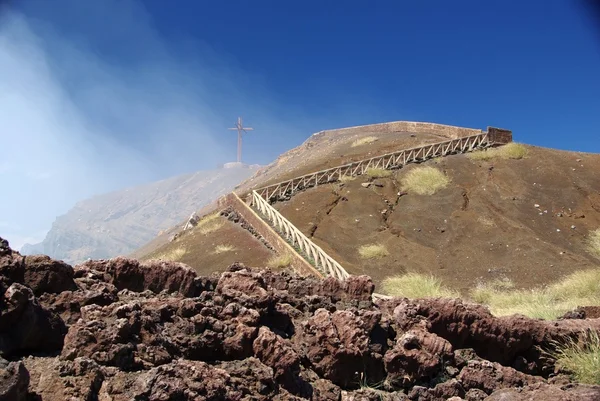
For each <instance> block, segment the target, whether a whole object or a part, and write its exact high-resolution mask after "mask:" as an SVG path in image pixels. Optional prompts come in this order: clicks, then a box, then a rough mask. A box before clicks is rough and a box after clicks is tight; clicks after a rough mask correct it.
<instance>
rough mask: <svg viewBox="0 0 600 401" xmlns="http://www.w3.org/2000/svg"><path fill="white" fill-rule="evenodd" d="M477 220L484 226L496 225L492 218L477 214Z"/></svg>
mask: <svg viewBox="0 0 600 401" xmlns="http://www.w3.org/2000/svg"><path fill="white" fill-rule="evenodd" d="M477 221H478V222H479V223H481V224H483V225H484V226H486V227H495V226H496V223H494V220H492V219H490V218H489V217H485V216H479V217H478V218H477Z"/></svg>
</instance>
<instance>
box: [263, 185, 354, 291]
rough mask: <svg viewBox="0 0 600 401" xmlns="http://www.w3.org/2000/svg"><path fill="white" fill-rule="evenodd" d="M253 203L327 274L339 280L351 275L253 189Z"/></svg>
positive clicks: (284, 235)
mask: <svg viewBox="0 0 600 401" xmlns="http://www.w3.org/2000/svg"><path fill="white" fill-rule="evenodd" d="M252 204H253V205H254V207H255V208H256V209H257V210H258V211H259V212H260V213H262V215H263V216H265V217H266V218H267V219H269V221H270V222H271V223H272V224H273V226H274V227H275V229H276V230H278V231H279V233H280V234H281V235H282V236H283V237H284V238H286V239H287V240H288V241H290V242H291V243H292V245H294V246H296V247H298V248H299V249H300V250H301V251H302V252H303V253H304V254H305V255H306V257H308V259H309V260H311V259H312V261H314V264H315V267H316V268H317V269H318V270H319V271H321V272H322V273H323V274H325V275H327V276H333V277H335V278H337V279H339V280H344V279H346V278H348V277H350V274H349V273H348V272H347V271H346V269H344V268H343V267H342V266H341V265H340V264H339V263H338V262H336V261H335V259H333V258H332V257H331V256H329V255H328V254H327V253H326V252H325V251H324V250H323V249H321V247H320V246H318V245H317V244H315V243H314V242H312V241H311V240H310V239H309V238H308V237H307V236H306V235H304V234H303V233H302V232H301V231H300V230H298V229H297V228H296V226H294V225H293V224H292V223H291V222H290V221H289V220H288V219H286V218H285V217H283V216H282V215H281V213H279V212H278V211H277V210H275V208H274V207H273V206H271V205H270V204H269V202H267V201H266V200H265V199H264V198H263V197H261V196H260V195H259V194H258V192H256V191H252Z"/></svg>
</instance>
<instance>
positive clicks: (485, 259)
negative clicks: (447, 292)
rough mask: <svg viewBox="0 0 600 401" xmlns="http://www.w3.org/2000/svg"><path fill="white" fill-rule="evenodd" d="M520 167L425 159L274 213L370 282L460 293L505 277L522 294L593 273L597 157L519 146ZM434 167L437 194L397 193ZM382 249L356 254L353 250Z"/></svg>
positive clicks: (311, 193) (301, 198)
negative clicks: (412, 281) (439, 283)
mask: <svg viewBox="0 0 600 401" xmlns="http://www.w3.org/2000/svg"><path fill="white" fill-rule="evenodd" d="M526 149H527V151H528V152H527V156H526V157H525V158H523V159H520V160H512V159H508V160H506V159H502V158H496V159H491V160H488V161H481V160H476V159H474V158H473V157H472V156H470V155H469V154H461V155H453V156H447V157H444V158H439V159H436V160H430V161H427V162H425V163H422V164H420V165H414V164H413V165H408V166H406V167H405V168H403V169H401V170H398V171H393V172H391V173H392V174H391V175H390V176H389V177H385V178H370V177H367V176H365V177H361V176H359V177H357V178H356V179H355V180H351V181H345V182H343V183H337V184H330V185H327V186H320V187H317V188H312V189H309V190H306V191H304V192H302V193H299V194H297V195H295V196H293V197H292V198H291V199H290V200H289V201H285V202H278V203H276V204H275V207H276V208H277V209H278V210H279V211H280V212H281V214H283V215H284V216H286V218H287V219H288V220H290V221H291V222H292V223H293V224H294V225H296V227H298V228H299V229H300V230H302V231H303V232H304V233H305V234H306V235H307V236H310V237H311V238H312V239H313V240H314V242H315V243H317V244H318V245H319V246H321V247H322V248H323V249H324V250H325V251H326V252H327V253H328V254H330V255H331V256H332V257H333V258H334V259H336V260H337V261H338V262H339V263H341V264H342V265H343V266H344V267H345V268H346V270H347V271H348V272H349V273H351V274H368V275H370V276H371V277H372V278H373V280H374V281H375V282H376V283H379V282H381V280H383V279H385V278H386V277H389V276H390V275H396V274H402V273H406V272H417V273H426V274H433V275H434V276H436V277H440V278H442V279H443V281H444V282H445V283H446V284H447V285H449V286H450V287H452V288H454V289H457V290H460V291H462V292H463V293H466V292H467V290H468V289H470V288H472V287H473V286H474V285H476V284H477V283H479V282H484V283H485V282H489V281H494V280H497V279H509V280H510V281H512V282H513V283H514V284H515V286H517V287H520V288H531V287H534V286H539V285H545V284H548V283H550V282H554V281H556V280H558V279H560V278H561V277H563V276H565V275H567V274H569V273H572V272H574V271H577V270H583V269H590V268H597V267H598V266H600V260H599V259H598V258H597V257H596V256H594V255H593V254H592V253H590V252H589V249H588V246H587V242H586V239H587V237H588V236H589V234H590V232H592V231H594V230H596V229H598V228H599V227H600V155H592V154H582V153H573V152H564V151H556V150H551V149H544V148H538V147H532V146H527V147H526ZM426 166H429V167H434V168H436V169H438V170H439V171H441V172H443V173H444V175H445V176H446V177H447V178H449V180H450V183H449V184H448V185H447V187H446V188H444V189H441V190H439V191H438V192H436V193H434V194H432V195H419V194H417V193H414V192H411V190H410V189H405V188H403V184H402V182H403V180H404V179H405V178H406V177H407V175H408V174H409V173H410V172H411V170H414V169H422V168H423V167H426ZM369 244H375V245H381V246H382V247H383V248H385V249H386V250H387V253H388V255H387V256H383V257H380V258H372V259H369V258H367V259H365V258H363V257H361V255H360V253H359V250H360V248H361V246H365V245H369Z"/></svg>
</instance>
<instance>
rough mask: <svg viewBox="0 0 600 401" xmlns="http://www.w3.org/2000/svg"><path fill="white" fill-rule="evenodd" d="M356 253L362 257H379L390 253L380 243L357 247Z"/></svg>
mask: <svg viewBox="0 0 600 401" xmlns="http://www.w3.org/2000/svg"><path fill="white" fill-rule="evenodd" d="M358 253H359V255H360V257H361V258H363V259H379V258H384V257H386V256H388V255H389V254H390V253H389V252H388V251H387V249H385V246H383V245H381V244H371V245H363V246H361V247H360V248H358Z"/></svg>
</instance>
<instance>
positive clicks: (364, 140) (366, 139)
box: [352, 136, 377, 148]
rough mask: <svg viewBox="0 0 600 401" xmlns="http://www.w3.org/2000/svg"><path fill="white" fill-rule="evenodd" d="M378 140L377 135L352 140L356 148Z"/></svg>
mask: <svg viewBox="0 0 600 401" xmlns="http://www.w3.org/2000/svg"><path fill="white" fill-rule="evenodd" d="M376 140H377V137H375V136H366V137H364V138H359V139H357V140H356V141H354V142H352V147H353V148H355V147H357V146H361V145H368V144H370V143H373V142H375V141H376Z"/></svg>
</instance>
